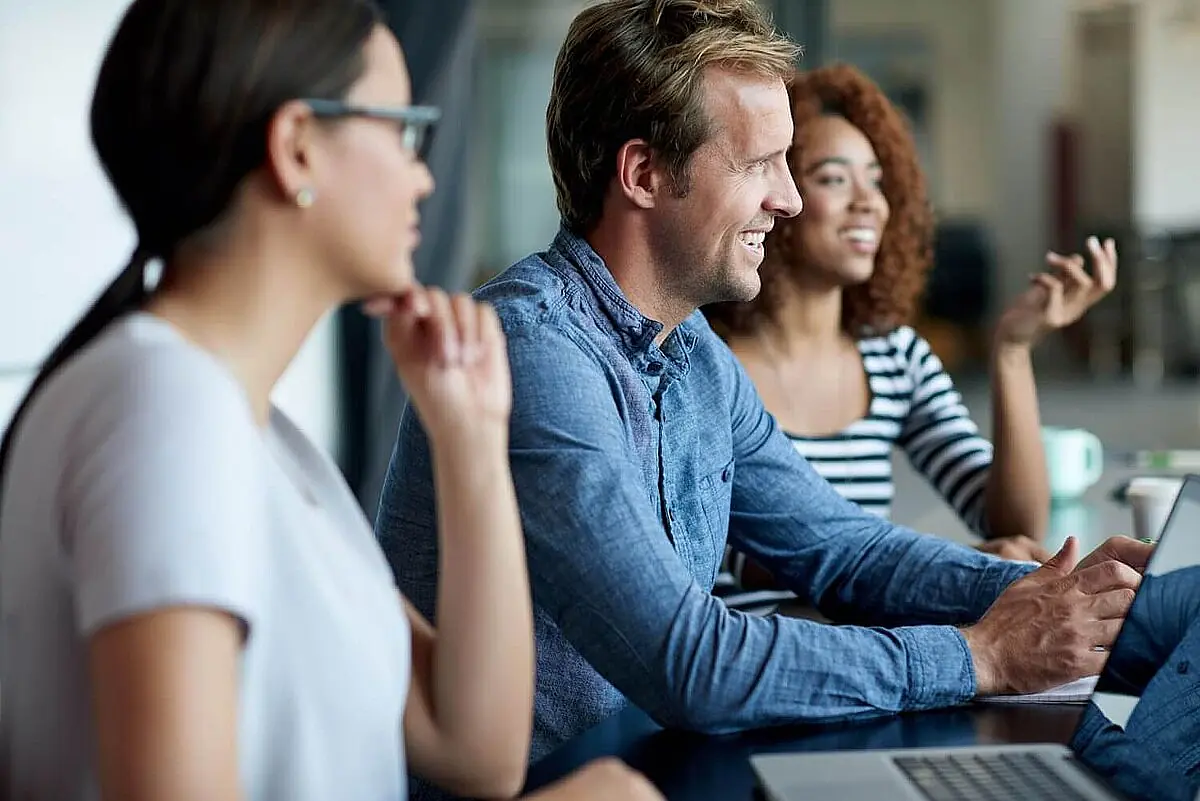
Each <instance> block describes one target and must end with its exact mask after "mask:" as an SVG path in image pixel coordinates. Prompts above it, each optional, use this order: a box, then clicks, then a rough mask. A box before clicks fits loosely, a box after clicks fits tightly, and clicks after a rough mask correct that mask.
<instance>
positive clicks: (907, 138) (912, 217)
mask: <svg viewBox="0 0 1200 801" xmlns="http://www.w3.org/2000/svg"><path fill="white" fill-rule="evenodd" d="M789 92H790V94H791V99H792V117H793V120H794V121H795V126H796V137H797V139H799V138H800V136H801V132H802V131H803V129H804V126H806V125H808V124H809V123H810V122H812V120H814V119H816V118H817V117H821V116H825V115H831V114H833V115H837V116H839V117H842V118H844V119H845V120H846V121H847V122H849V123H850V124H851V125H853V126H854V127H855V128H858V129H859V130H860V131H862V132H863V135H864V136H866V137H867V139H868V141H870V143H871V146H872V147H873V148H874V149H875V153H876V155H877V156H878V157H879V164H880V167H881V168H882V172H883V195H884V197H885V198H887V202H888V207H889V215H888V223H887V228H886V229H885V230H884V232H883V238H882V240H881V241H880V243H879V253H878V254H877V255H876V257H875V269H874V271H873V272H872V273H871V277H870V279H869V280H867V281H866V282H864V283H862V284H858V285H856V286H851V287H846V288H845V290H844V291H843V292H842V329H843V330H844V331H846V332H847V333H848V334H850V335H851V336H853V337H860V336H863V335H865V334H886V333H888V332H890V331H892V330H894V329H895V328H896V327H897V326H899V325H905V324H907V323H909V322H911V321H912V316H913V313H914V312H915V310H916V307H917V302H918V301H919V300H920V297H921V293H922V291H923V290H924V288H925V276H926V273H927V272H928V270H929V266H930V264H931V262H932V242H933V213H932V211H931V209H930V206H929V199H928V196H927V194H926V189H925V175H924V173H923V172H922V170H921V163H920V158H919V156H918V154H917V146H916V144H915V143H914V141H913V136H912V131H911V129H910V127H909V124H908V121H907V120H906V119H905V118H904V115H903V114H902V113H901V112H900V111H899V110H898V109H897V108H896V107H895V106H894V105H892V103H891V101H889V100H888V98H887V96H886V95H885V94H884V93H883V91H882V90H881V89H880V88H879V87H878V86H877V85H876V84H875V82H874V81H872V80H871V79H870V78H868V77H867V76H866V75H864V74H863V73H861V72H860V71H858V70H857V69H855V68H854V67H851V66H848V65H845V64H836V65H833V66H829V67H822V68H821V69H817V70H813V71H812V72H808V73H801V74H799V75H798V76H797V77H796V79H795V80H794V81H793V82H792V84H791V86H790V88H789ZM801 155H802V154H801V153H799V152H798V150H797V148H795V147H793V148H792V149H791V151H790V152H789V153H788V163H789V164H790V165H791V168H792V173H793V174H796V173H797V172H798V170H799V169H800V160H801ZM796 224H797V223H796V220H795V219H794V218H793V219H790V220H788V219H779V220H777V221H776V224H775V229H774V231H772V232H771V233H770V234H769V235H768V236H767V241H766V250H767V252H766V256H765V258H764V259H763V266H762V269H761V270H759V275H760V276H761V278H762V290H761V291H760V292H759V294H758V297H757V298H755V299H754V300H753V301H750V302H749V303H716V304H713V305H711V306H707V307H705V309H704V313H705V316H707V317H708V319H709V322H710V323H712V326H713V328H714V329H715V330H716V331H717V333H719V334H721V336H724V337H728V336H744V335H747V334H752V333H754V332H755V331H757V330H759V329H760V328H761V327H762V326H764V325H766V324H769V323H771V322H773V321H774V320H775V316H776V315H777V314H778V313H779V305H780V304H779V299H780V292H781V288H782V286H783V285H784V283H785V282H786V281H790V280H793V278H794V276H795V275H796V274H797V273H798V272H800V271H802V270H804V269H805V265H804V263H803V254H801V253H800V251H799V249H798V248H797V246H796V230H795V227H796ZM789 229H790V230H789Z"/></svg>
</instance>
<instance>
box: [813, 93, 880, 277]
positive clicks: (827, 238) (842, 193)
mask: <svg viewBox="0 0 1200 801" xmlns="http://www.w3.org/2000/svg"><path fill="white" fill-rule="evenodd" d="M796 152H797V154H798V156H799V159H798V162H797V163H796V165H795V166H796V171H795V177H796V183H797V184H798V185H799V187H800V193H801V194H802V195H803V196H804V213H803V214H802V215H800V217H799V219H798V220H797V221H796V224H795V229H796V230H795V232H794V236H795V237H796V245H797V247H798V249H799V251H800V255H801V259H800V262H801V264H802V265H803V268H802V271H801V273H799V274H797V275H796V278H797V280H799V281H800V282H801V283H803V284H813V283H816V284H820V285H824V286H828V285H833V286H843V287H844V286H853V285H855V284H861V283H863V282H865V281H867V280H868V279H870V277H871V274H872V272H873V271H874V269H875V256H876V254H877V253H878V252H879V243H880V240H881V239H882V238H883V233H884V230H885V229H886V228H887V222H888V214H889V209H888V202H887V199H886V198H885V197H884V195H883V191H882V190H881V188H880V183H881V181H882V176H883V171H882V168H881V167H880V165H879V159H878V157H877V156H876V153H875V148H874V147H872V145H871V142H870V140H868V139H867V137H866V136H865V135H864V134H863V132H862V131H860V130H859V129H858V128H856V127H854V125H852V124H851V123H849V122H848V121H847V120H846V119H844V118H843V117H839V116H832V115H829V116H823V117H818V118H816V119H814V120H812V121H810V122H808V123H806V124H805V125H804V127H803V129H802V130H800V131H797V132H796Z"/></svg>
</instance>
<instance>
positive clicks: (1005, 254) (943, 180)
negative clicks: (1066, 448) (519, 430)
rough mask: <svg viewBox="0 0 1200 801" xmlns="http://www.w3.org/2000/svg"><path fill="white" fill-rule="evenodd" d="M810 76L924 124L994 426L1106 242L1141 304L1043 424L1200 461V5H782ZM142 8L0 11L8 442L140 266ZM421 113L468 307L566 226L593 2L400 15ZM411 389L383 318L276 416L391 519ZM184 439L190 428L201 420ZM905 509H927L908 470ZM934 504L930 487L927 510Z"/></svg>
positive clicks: (781, 16)
mask: <svg viewBox="0 0 1200 801" xmlns="http://www.w3.org/2000/svg"><path fill="white" fill-rule="evenodd" d="M762 2H763V4H764V6H766V7H767V8H768V9H769V10H770V11H771V12H772V13H773V15H774V17H775V20H776V23H777V24H778V25H779V27H781V28H783V29H784V30H786V31H787V32H788V33H790V34H791V35H792V37H793V38H795V39H796V40H797V41H799V42H800V43H801V44H803V45H804V47H805V56H804V59H803V61H802V66H807V67H813V66H817V65H820V64H823V63H827V62H830V61H847V62H851V63H853V64H856V65H857V66H859V67H860V68H862V69H864V70H865V71H866V72H868V73H869V74H870V75H871V76H872V77H874V78H875V79H876V80H877V81H878V82H879V83H880V84H881V85H882V86H883V87H884V88H885V89H886V90H887V92H888V93H889V94H890V95H891V96H892V98H893V99H894V100H895V102H896V103H898V104H899V105H900V106H901V107H902V108H904V109H905V110H906V112H907V113H908V115H909V117H910V119H911V121H912V124H913V127H914V131H915V133H916V136H917V139H918V142H919V144H920V148H921V152H922V154H923V158H924V161H925V167H926V170H927V171H928V174H929V176H930V182H931V189H932V195H933V199H934V202H935V204H936V211H937V214H938V218H939V220H940V225H939V234H938V240H937V247H936V263H935V267H934V271H933V277H932V280H931V282H930V285H929V288H928V292H927V294H926V297H925V301H924V305H923V311H922V315H921V320H920V323H919V325H918V328H919V329H920V331H921V332H922V333H923V334H924V335H925V336H926V337H927V338H929V339H930V341H931V342H932V344H933V346H934V348H935V350H936V351H937V352H938V353H939V354H940V355H941V356H942V358H943V360H944V361H945V363H946V365H947V367H948V368H949V369H950V370H951V372H952V374H953V375H954V376H955V378H956V380H957V381H958V382H959V384H960V386H961V388H962V389H963V391H964V394H965V395H966V397H967V400H968V405H969V406H970V407H971V409H972V411H973V412H974V413H975V415H976V419H978V420H979V421H980V422H981V423H985V426H984V427H985V430H986V421H987V419H988V409H987V403H988V398H987V394H986V383H985V381H986V372H985V368H986V347H987V342H988V331H989V329H990V326H991V322H992V320H993V319H994V316H995V314H996V313H997V312H998V310H999V309H1000V308H1002V306H1003V304H1004V303H1006V302H1007V300H1008V299H1010V298H1011V297H1013V296H1014V295H1015V294H1016V293H1018V292H1019V291H1020V290H1021V289H1022V288H1023V287H1024V286H1025V284H1026V282H1027V277H1028V275H1029V274H1030V273H1031V272H1033V271H1035V270H1038V269H1039V268H1040V266H1041V264H1042V257H1043V254H1044V253H1045V251H1046V250H1047V248H1051V247H1054V248H1059V249H1069V250H1078V249H1080V248H1081V247H1082V243H1083V239H1084V237H1085V236H1086V235H1088V234H1090V233H1097V234H1101V235H1112V236H1115V237H1116V238H1117V240H1118V243H1119V246H1120V248H1121V253H1122V266H1121V275H1120V278H1119V287H1118V290H1117V292H1115V293H1114V295H1113V296H1112V297H1110V298H1109V299H1107V300H1106V301H1105V302H1104V303H1103V304H1102V305H1101V306H1100V307H1098V308H1097V309H1096V310H1095V311H1094V312H1093V313H1092V314H1091V315H1090V316H1089V317H1088V318H1087V319H1086V321H1085V323H1084V324H1082V325H1080V326H1079V327H1077V329H1075V330H1072V331H1068V332H1066V333H1065V334H1064V335H1063V336H1061V337H1059V338H1057V339H1056V340H1055V341H1053V342H1050V343H1047V344H1046V345H1045V346H1044V347H1043V348H1042V349H1041V350H1040V351H1039V353H1038V376H1039V383H1040V386H1041V388H1042V404H1043V416H1044V419H1045V422H1047V423H1052V424H1059V425H1078V426H1083V427H1087V428H1090V429H1092V430H1093V431H1095V432H1096V433H1098V434H1100V436H1101V438H1102V439H1104V440H1105V442H1106V445H1107V444H1111V445H1112V446H1113V447H1115V448H1118V449H1119V448H1131V449H1132V448H1149V447H1160V446H1165V445H1171V446H1173V447H1200V396H1198V395H1197V393H1196V390H1195V389H1194V385H1193V381H1194V379H1195V377H1196V376H1197V374H1198V373H1200V352H1198V350H1197V345H1200V336H1198V333H1200V331H1198V330H1197V327H1198V326H1200V148H1197V147H1195V144H1194V141H1193V140H1194V136H1195V132H1196V131H1197V130H1200V104H1197V103H1196V102H1195V101H1194V100H1193V101H1188V100H1186V96H1187V86H1188V84H1189V83H1191V82H1192V78H1193V76H1195V75H1196V74H1200V0H1125V1H1124V2H1115V1H1113V0H762ZM125 5H126V2H125V0H39V1H38V2H36V3H29V2H24V0H0V426H2V425H3V424H4V422H5V421H6V420H7V418H8V415H9V414H10V413H11V410H12V407H13V406H14V405H15V403H16V401H17V400H18V398H19V397H20V394H21V392H23V390H24V387H25V385H26V383H27V382H28V380H29V379H30V378H31V376H32V372H33V371H34V369H35V368H36V365H37V364H38V362H39V361H40V360H41V359H42V358H43V357H44V356H45V354H46V353H47V352H48V350H49V348H50V346H51V345H52V344H53V342H54V340H55V339H56V338H57V337H58V336H59V335H60V334H61V333H62V332H63V331H64V330H65V329H66V327H67V326H68V324H69V323H70V321H71V320H72V319H73V318H74V317H75V316H76V315H77V314H78V313H79V312H80V311H81V310H82V309H83V308H84V307H85V306H86V305H87V303H88V302H89V301H90V299H91V298H92V296H93V295H94V294H95V293H96V292H97V291H98V290H99V289H100V287H101V286H103V285H104V284H105V283H106V282H107V281H108V280H109V279H110V277H111V275H112V274H113V273H114V272H115V271H116V270H117V269H118V268H119V266H120V265H121V264H123V263H124V261H125V260H126V258H127V255H128V252H129V251H130V249H131V248H132V246H133V237H132V232H131V228H130V226H129V224H128V223H127V222H126V220H125V219H124V218H123V216H122V214H121V211H120V209H119V208H118V207H117V205H116V203H115V201H114V200H113V198H112V196H111V194H110V192H109V190H108V188H107V185H106V183H105V181H104V179H103V175H102V173H101V172H100V170H99V168H98V166H97V164H96V161H95V158H94V155H93V154H92V151H91V148H90V145H89V142H88V138H87V125H86V115H87V106H88V101H89V97H90V93H91V89H92V83H93V80H94V77H95V73H96V69H97V67H98V63H99V59H100V56H101V53H102V51H103V48H104V46H105V44H106V42H107V38H108V36H109V35H110V34H111V32H112V30H113V28H114V26H115V24H116V21H117V19H118V18H119V15H120V14H121V12H122V11H123V9H124V7H125ZM384 5H385V6H386V8H387V11H388V12H389V18H390V21H391V24H392V25H393V27H394V29H395V30H396V32H397V34H398V35H399V36H400V39H401V41H402V43H403V45H404V47H405V49H406V51H407V54H408V58H409V61H410V68H411V70H412V72H413V80H414V92H415V96H416V102H419V103H432V104H436V105H439V106H442V107H443V109H444V111H445V117H444V122H443V124H442V125H441V126H440V128H439V131H438V134H437V138H436V139H435V143H434V148H433V152H432V154H431V157H430V160H431V168H432V169H433V172H434V174H435V176H436V178H437V181H438V184H439V188H438V192H437V193H436V195H435V196H434V198H433V199H431V201H430V202H429V203H428V204H427V206H426V208H425V209H424V210H423V220H422V222H423V228H424V229H425V231H426V236H425V239H424V244H423V245H422V249H421V252H420V253H419V254H418V262H419V263H418V270H419V272H420V274H421V277H422V279H423V280H425V281H427V282H433V283H439V284H442V285H444V286H446V287H447V288H450V289H468V288H470V287H471V286H473V285H475V284H476V283H478V282H479V281H481V280H483V279H484V278H486V277H488V276H490V275H492V274H494V273H496V272H498V271H499V270H501V269H503V268H504V267H506V266H507V265H508V264H510V263H511V262H513V261H515V260H516V259H518V258H520V257H522V256H524V255H526V254H527V253H529V252H531V251H534V250H538V249H541V248H542V247H543V246H544V245H545V244H547V243H548V241H549V240H550V238H551V237H552V236H553V234H554V232H555V229H556V227H557V219H558V217H557V212H556V209H555V205H554V195H553V187H552V183H551V180H550V173H549V168H548V166H547V163H546V152H545V135H544V114H545V108H546V101H547V98H548V95H549V87H550V76H551V70H552V68H553V63H554V58H555V55H556V53H557V50H558V48H559V45H560V44H561V41H562V38H563V35H564V33H565V31H566V28H567V26H568V25H569V23H570V20H571V19H572V17H573V16H574V15H575V13H577V11H578V10H579V9H580V8H582V7H583V6H585V5H587V3H586V2H581V1H580V0H388V2H385V3H384ZM403 400H404V399H403V392H402V389H401V388H400V387H399V386H398V384H397V382H396V381H395V378H394V377H393V373H392V371H391V369H390V367H389V365H388V364H387V362H386V359H385V358H384V357H383V355H382V353H381V351H380V348H379V347H378V344H377V333H376V331H375V330H374V329H373V327H372V325H371V324H370V323H369V322H368V321H366V320H365V319H364V318H362V317H361V315H359V314H358V312H357V311H356V310H354V309H346V310H342V311H340V312H338V313H337V314H335V315H332V316H331V317H330V318H329V319H328V320H327V321H325V322H324V323H323V324H322V326H321V327H320V329H319V330H318V331H317V332H316V334H315V335H314V336H313V338H312V340H311V341H310V342H309V343H308V345H307V346H306V348H305V350H304V352H303V353H302V354H301V356H300V358H299V359H298V360H297V361H296V363H295V364H294V365H293V366H292V368H291V370H290V371H289V372H288V374H287V376H286V377H285V379H284V381H283V383H282V385H281V386H280V388H279V393H278V402H279V404H280V405H281V406H282V407H283V408H284V409H285V410H286V411H288V412H289V413H290V414H291V415H292V416H293V417H294V418H296V419H297V421H298V422H299V423H300V424H301V426H302V427H304V428H305V429H306V430H307V431H308V432H309V433H310V434H312V435H313V436H314V437H315V438H316V440H317V441H318V442H319V443H320V444H321V445H322V446H324V447H325V448H327V449H328V450H329V451H330V452H331V453H333V454H334V455H335V456H336V457H337V459H338V460H339V463H340V464H341V465H342V467H343V470H344V471H345V472H346V474H347V477H348V478H349V479H350V480H351V483H352V484H353V486H355V488H356V490H357V491H358V493H359V496H360V499H361V500H362V503H363V505H364V508H365V509H366V510H367V512H368V514H369V515H373V514H374V508H375V499H376V497H377V495H378V490H379V483H380V481H381V476H382V471H383V469H384V468H385V467H386V463H387V459H388V456H389V454H390V452H391V448H392V441H393V437H394V433H395V428H396V424H397V421H398V417H399V413H400V410H401V409H402V406H403ZM180 422H181V423H186V421H180ZM897 481H898V484H899V486H898V502H897V505H896V509H895V514H896V516H897V518H898V519H899V520H900V521H901V522H912V521H911V520H906V519H905V518H906V510H909V509H918V508H920V507H921V506H922V505H924V504H927V503H928V501H929V495H928V494H922V493H925V490H923V489H922V488H921V487H920V486H919V484H920V481H919V479H915V478H913V477H912V476H911V474H909V473H907V472H905V470H904V469H903V467H901V469H900V470H899V471H898V475H897ZM910 490H911V491H910Z"/></svg>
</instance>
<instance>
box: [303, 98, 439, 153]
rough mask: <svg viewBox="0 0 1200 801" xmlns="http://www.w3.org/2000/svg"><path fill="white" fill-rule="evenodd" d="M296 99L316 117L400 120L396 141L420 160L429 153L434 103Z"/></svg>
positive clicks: (435, 118)
mask: <svg viewBox="0 0 1200 801" xmlns="http://www.w3.org/2000/svg"><path fill="white" fill-rule="evenodd" d="M300 102H302V103H304V104H305V105H307V106H308V107H309V108H310V109H312V113H313V114H314V115H315V116H317V117H324V118H327V119H335V118H338V117H367V118H369V119H373V120H388V121H390V122H396V123H400V125H399V128H400V143H401V144H402V145H403V146H404V147H405V148H406V149H408V150H410V151H411V152H412V153H413V154H414V155H416V157H417V158H419V159H421V160H422V161H424V160H425V156H426V155H427V154H428V152H429V143H430V141H431V140H432V139H433V128H434V125H436V124H437V121H438V120H440V119H441V118H442V110H441V109H439V108H437V107H436V106H396V107H392V108H388V107H385V106H360V105H356V104H354V103H346V102H344V101H341V100H319V99H316V98H306V99H303V100H301V101H300Z"/></svg>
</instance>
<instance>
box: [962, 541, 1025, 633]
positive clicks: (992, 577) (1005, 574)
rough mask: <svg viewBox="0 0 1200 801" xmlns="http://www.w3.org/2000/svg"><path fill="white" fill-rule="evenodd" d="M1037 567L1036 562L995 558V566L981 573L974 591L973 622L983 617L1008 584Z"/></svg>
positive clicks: (1023, 576) (990, 566)
mask: <svg viewBox="0 0 1200 801" xmlns="http://www.w3.org/2000/svg"><path fill="white" fill-rule="evenodd" d="M1039 567H1041V565H1040V564H1038V563H1037V562H1013V561H1009V560H1007V559H1000V558H999V557H997V558H996V559H995V564H992V565H989V566H988V568H987V570H985V571H983V575H982V576H980V579H979V584H978V586H977V587H976V589H975V620H979V618H981V617H983V615H984V613H985V612H987V610H988V609H990V608H991V606H992V604H994V603H995V602H996V599H997V598H999V597H1000V593H1002V592H1004V591H1005V590H1007V589H1008V587H1009V585H1010V584H1012V583H1013V582H1014V581H1016V580H1017V579H1022V578H1025V577H1026V576H1028V575H1029V574H1030V573H1032V572H1033V571H1035V570H1037V569H1038V568H1039ZM975 620H972V621H971V622H972V623H973V622H975Z"/></svg>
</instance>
